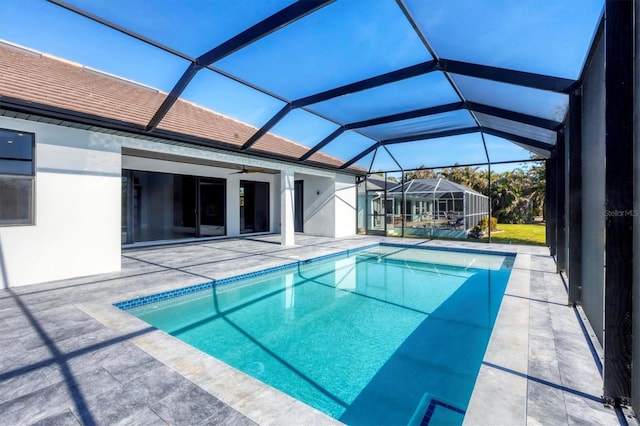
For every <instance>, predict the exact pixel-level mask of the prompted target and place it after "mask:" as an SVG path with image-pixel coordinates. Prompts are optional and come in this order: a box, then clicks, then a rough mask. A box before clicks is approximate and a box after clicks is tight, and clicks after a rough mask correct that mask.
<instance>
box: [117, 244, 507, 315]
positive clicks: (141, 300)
mask: <svg viewBox="0 0 640 426" xmlns="http://www.w3.org/2000/svg"><path fill="white" fill-rule="evenodd" d="M376 247H398V248H412V249H419V250H432V251H434V250H435V251H450V252H457V253H476V254H488V255H496V256H500V255H503V256H515V255H516V253H511V252H502V251H490V250H475V249H468V248H452V247H429V246H419V245H413V244H395V243H384V242H380V243H374V244H369V245H366V246H362V247H357V248H353V249H347V250H343V251H339V252H336V253H331V254H325V255H323V256H318V257H314V258H311V259H305V260H297V261H295V262H291V263H286V264H284V265H280V266H273V267H271V268H266V269H262V270H260V271H255V272H247V273H245V274H240V275H235V276H233V277H227V278H221V279H218V280H215V279H214V280H211V281H209V282H206V283H202V284H196V285H192V286H189V287H183V288H179V289H176V290H169V291H164V292H162V293H157V294H151V295H148V296H142V297H137V298H135V299H130V300H125V301H122V302H117V303H114V304H113V306H115V307H116V308H118V309H121V310H123V311H126V310H129V309H133V308H137V307H140V306H144V305H148V304H150V303H155V302H159V301H162V300H167V299H172V298H174V297H178V296H184V295H187V294H191V293H195V292H198V291H203V290H208V289H211V288H213V287H217V286H220V285H224V284H229V283H233V282H236V281H240V280H244V279H247V278H255V277H259V276H261V275H266V274H270V273H272V272H276V271H282V270H285V269H291V268H297V267H298V266H300V265H307V264H310V263H314V262H320V261H324V260H328V259H331V258H334V257H340V256H344V255H347V256H349V255H351V254H354V253H357V252H360V251H363V250H369V249H372V248H376Z"/></svg>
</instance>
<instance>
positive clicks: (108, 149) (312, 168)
mask: <svg viewBox="0 0 640 426" xmlns="http://www.w3.org/2000/svg"><path fill="white" fill-rule="evenodd" d="M0 68H1V69H2V70H3V72H2V73H0V102H1V105H0V271H1V273H0V281H1V283H0V285H1V286H3V287H4V288H8V287H16V286H23V285H28V284H34V283H41V282H46V281H52V280H60V279H66V278H71V277H79V276H87V275H92V274H98V273H104V272H112V271H117V270H119V269H120V260H121V252H122V249H123V247H124V248H126V247H129V246H139V245H143V244H160V243H171V242H185V241H198V240H202V239H209V238H226V237H238V236H244V235H251V234H256V233H279V234H280V235H281V242H282V244H284V245H292V244H293V243H294V239H293V237H294V232H295V231H298V232H304V233H305V234H309V235H316V236H327V237H343V236H348V235H353V234H355V231H356V196H357V190H356V184H355V176H356V175H357V174H358V173H359V170H358V169H356V168H347V169H345V170H344V172H342V171H340V172H336V169H335V165H336V164H341V161H340V160H338V159H335V158H332V157H329V156H327V155H324V154H321V153H316V154H314V155H313V156H311V158H310V159H309V160H308V161H307V162H305V163H300V162H298V161H296V160H297V158H298V157H299V156H300V155H301V153H304V152H306V148H305V147H303V146H301V145H298V144H296V143H294V142H291V141H288V140H285V139H283V138H280V137H278V136H275V135H272V134H269V133H267V134H266V135H264V136H263V137H262V138H260V139H259V140H258V142H257V143H256V144H255V145H254V147H252V149H250V150H248V151H246V152H244V151H241V150H240V149H239V147H240V146H241V144H242V142H243V141H244V140H246V139H247V138H249V137H250V136H251V135H252V134H254V133H255V132H256V130H257V129H256V128H253V127H251V126H248V125H245V124H243V123H240V122H238V121H236V120H233V119H230V118H227V117H224V116H222V115H220V114H217V113H215V112H213V111H210V110H207V109H205V108H201V107H199V106H197V105H194V104H192V103H189V102H186V101H182V100H178V101H177V102H176V104H175V105H174V107H173V108H172V109H171V110H170V111H169V113H168V114H167V116H166V117H165V119H163V120H162V122H161V123H160V125H159V126H158V128H157V129H156V130H155V131H153V132H145V127H144V125H145V123H146V122H147V121H148V120H149V119H150V117H151V115H152V114H153V112H154V111H155V110H156V109H157V108H158V106H159V105H160V104H161V102H162V101H163V99H164V98H165V97H166V96H167V94H166V93H162V92H160V91H158V90H155V89H152V88H149V87H146V86H143V85H139V84H137V83H135V82H131V81H128V80H124V79H121V78H118V77H116V76H113V75H108V74H105V73H101V72H99V71H96V70H92V69H89V68H86V67H83V66H82V65H79V64H75V63H70V62H68V61H65V60H62V59H59V58H55V57H52V56H49V55H46V54H43V53H39V52H35V51H32V50H29V49H25V48H22V47H20V46H16V45H13V44H10V43H6V42H2V43H0ZM330 166H333V167H330Z"/></svg>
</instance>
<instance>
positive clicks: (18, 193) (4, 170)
mask: <svg viewBox="0 0 640 426" xmlns="http://www.w3.org/2000/svg"><path fill="white" fill-rule="evenodd" d="M34 141H35V137H34V134H33V133H26V132H20V131H17V130H8V129H0V225H30V224H33V222H34V212H33V210H34V209H33V205H34V202H33V192H34V174H35V173H34V150H35V142H34Z"/></svg>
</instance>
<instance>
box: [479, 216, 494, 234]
mask: <svg viewBox="0 0 640 426" xmlns="http://www.w3.org/2000/svg"><path fill="white" fill-rule="evenodd" d="M478 226H479V227H480V229H481V230H483V231H485V230H486V229H487V218H486V217H483V218H482V219H481V220H480V222H479V223H478ZM491 230H492V231H497V230H498V218H495V217H492V218H491Z"/></svg>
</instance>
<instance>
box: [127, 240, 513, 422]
mask: <svg viewBox="0 0 640 426" xmlns="http://www.w3.org/2000/svg"><path fill="white" fill-rule="evenodd" d="M512 263H513V257H512V256H509V255H488V254H483V253H472V252H452V251H438V250H424V249H409V248H404V247H393V246H379V247H375V248H373V249H369V250H366V251H360V252H356V253H351V254H345V255H342V256H338V257H333V258H331V259H328V260H325V261H320V262H313V263H308V264H302V265H299V266H298V267H295V268H289V269H286V270H282V271H279V272H274V273H269V274H265V275H262V276H258V277H254V278H250V279H246V280H241V281H236V282H233V283H229V284H225V285H220V286H213V287H212V288H209V289H206V290H202V291H198V292H194V293H192V294H189V295H186V296H181V297H176V298H172V299H168V300H163V301H158V302H153V303H148V304H146V305H144V306H140V307H136V308H132V309H130V310H128V312H130V313H132V314H133V315H135V316H137V317H139V318H141V319H143V320H144V321H146V322H148V323H150V324H152V325H153V326H155V327H157V328H159V329H162V330H165V331H166V332H168V333H170V334H172V335H173V336H175V337H177V338H179V339H181V340H183V341H185V342H187V343H188V344H190V345H192V346H194V347H196V348H198V349H200V350H202V351H204V352H206V353H208V354H210V355H212V356H214V357H216V358H218V359H220V360H222V361H224V362H226V363H228V364H230V365H232V366H234V367H236V368H238V369H239V370H242V371H244V372H245V373H247V374H249V375H251V376H253V377H255V378H257V379H259V380H261V381H263V382H265V383H267V384H269V385H271V386H273V387H275V388H277V389H280V390H281V391H283V392H285V393H287V394H289V395H291V396H293V397H295V398H297V399H299V400H301V401H303V402H305V403H307V404H309V405H311V406H313V407H316V408H317V409H319V410H321V411H323V412H325V413H327V414H329V415H331V416H333V417H334V418H336V419H339V420H340V421H342V422H345V423H347V424H394V425H395V424H460V423H462V418H463V416H464V410H465V409H466V407H467V404H468V402H469V398H470V396H471V392H472V390H473V386H474V383H475V380H476V376H477V374H478V370H479V368H480V364H481V361H482V358H483V356H484V352H485V349H486V346H487V342H488V340H489V336H490V334H491V329H492V327H493V323H494V321H495V318H496V315H497V312H498V309H499V307H500V303H501V300H502V296H503V294H504V290H505V287H506V283H507V281H508V278H509V274H510V271H511V266H512Z"/></svg>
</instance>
